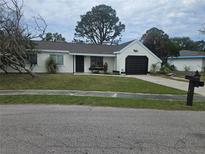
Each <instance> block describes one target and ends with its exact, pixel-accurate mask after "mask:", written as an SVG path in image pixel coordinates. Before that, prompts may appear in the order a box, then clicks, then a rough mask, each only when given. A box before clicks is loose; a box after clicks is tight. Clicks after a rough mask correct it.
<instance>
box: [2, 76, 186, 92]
mask: <svg viewBox="0 0 205 154" xmlns="http://www.w3.org/2000/svg"><path fill="white" fill-rule="evenodd" d="M0 89H62V90H63V89H70V90H88V91H116V92H134V93H155V94H178V95H179V94H185V92H184V91H181V90H177V89H174V88H169V87H166V86H161V85H158V84H154V83H150V82H146V81H142V80H139V79H134V78H125V77H112V76H91V75H90V76H88V75H87V76H85V75H82V76H80V75H71V74H39V75H38V76H37V77H35V78H32V77H31V76H29V75H26V74H8V75H5V74H0Z"/></svg>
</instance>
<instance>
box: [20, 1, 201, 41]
mask: <svg viewBox="0 0 205 154" xmlns="http://www.w3.org/2000/svg"><path fill="white" fill-rule="evenodd" d="M99 4H106V5H110V6H111V7H112V8H113V9H115V10H116V11H117V16H118V17H119V18H120V21H121V22H122V23H124V24H125V25H126V30H125V32H123V33H122V35H123V36H122V42H126V41H130V40H133V39H140V37H141V36H142V34H144V33H145V32H146V30H148V29H150V28H152V27H157V28H159V29H162V30H163V31H165V32H166V33H167V34H168V35H169V36H170V37H182V36H184V37H190V38H191V39H193V40H205V35H202V34H200V32H199V29H200V28H201V27H202V26H203V24H204V23H205V16H204V14H205V0H146V1H145V0H126V1H125V0H83V1H82V0H24V15H25V20H26V21H28V22H29V21H31V20H32V17H33V16H37V15H39V14H40V15H41V16H42V17H43V18H44V19H45V20H46V22H47V24H48V28H47V32H58V33H61V34H62V35H63V36H64V37H65V38H66V40H67V41H68V42H71V41H72V40H73V37H74V32H75V31H74V30H75V26H76V23H77V21H79V20H80V15H83V14H85V13H86V12H87V11H89V10H91V8H92V7H93V6H96V5H99ZM122 42H121V43H122Z"/></svg>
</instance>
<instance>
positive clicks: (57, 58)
mask: <svg viewBox="0 0 205 154" xmlns="http://www.w3.org/2000/svg"><path fill="white" fill-rule="evenodd" d="M50 57H51V58H52V59H53V60H54V61H55V62H56V64H57V65H63V55H50Z"/></svg>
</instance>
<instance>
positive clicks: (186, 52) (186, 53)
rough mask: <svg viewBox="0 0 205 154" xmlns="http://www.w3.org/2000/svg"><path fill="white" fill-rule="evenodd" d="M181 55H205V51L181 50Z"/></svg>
mask: <svg viewBox="0 0 205 154" xmlns="http://www.w3.org/2000/svg"><path fill="white" fill-rule="evenodd" d="M179 54H180V56H205V52H203V51H189V50H182V51H180V52H179Z"/></svg>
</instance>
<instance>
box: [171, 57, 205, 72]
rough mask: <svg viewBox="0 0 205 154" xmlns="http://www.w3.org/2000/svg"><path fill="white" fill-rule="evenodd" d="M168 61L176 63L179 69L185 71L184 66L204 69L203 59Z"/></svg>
mask: <svg viewBox="0 0 205 154" xmlns="http://www.w3.org/2000/svg"><path fill="white" fill-rule="evenodd" d="M204 60H205V59H204ZM168 62H169V63H170V64H171V65H174V66H175V67H176V68H177V70H178V71H185V70H184V67H185V66H187V67H189V68H190V71H197V70H198V71H202V68H203V59H202V58H201V59H191V58H189V59H188V58H186V59H169V60H168Z"/></svg>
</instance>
